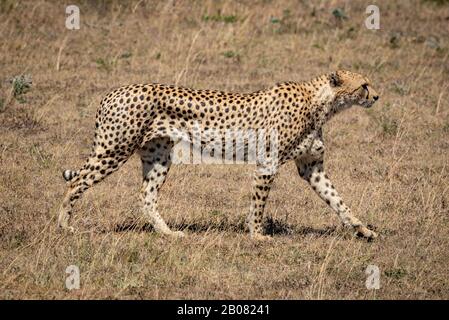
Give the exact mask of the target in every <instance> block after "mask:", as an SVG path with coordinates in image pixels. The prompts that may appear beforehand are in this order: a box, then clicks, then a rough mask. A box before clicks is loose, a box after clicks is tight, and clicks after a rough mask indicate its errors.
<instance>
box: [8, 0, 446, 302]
mask: <svg viewBox="0 0 449 320" xmlns="http://www.w3.org/2000/svg"><path fill="white" fill-rule="evenodd" d="M442 2H443V4H442V5H436V4H434V3H433V1H418V0H415V1H397V2H396V1H394V2H393V1H377V3H378V5H379V7H380V11H381V29H380V30H377V31H370V30H367V29H366V28H365V27H364V23H363V21H364V19H365V17H366V14H365V8H366V6H367V5H368V4H371V2H370V1H354V2H353V1H351V2H350V3H345V2H343V1H330V2H325V1H313V2H310V3H308V2H306V1H298V2H290V1H258V2H250V1H239V2H231V1H211V0H209V1H192V2H184V1H183V2H181V1H179V2H178V1H168V2H160V3H159V2H156V1H146V0H144V1H136V0H134V1H129V2H127V3H126V4H123V2H119V1H114V0H111V1H107V0H103V1H98V2H94V1H87V0H85V1H81V2H80V3H79V6H80V9H81V29H80V30H78V31H70V30H67V29H65V26H64V23H65V5H63V3H62V2H60V1H54V2H52V1H42V0H39V1H22V2H20V3H19V2H15V1H11V0H5V1H1V2H0V37H1V41H0V80H1V84H0V86H1V87H0V89H1V91H0V92H1V98H0V99H1V100H0V110H1V111H0V215H1V220H0V297H1V298H6V299H11V298H13V299H17V298H45V299H53V298H64V299H66V298H68V299H71V298H82V299H86V298H120V299H122V298H133V299H140V298H159V299H165V298H175V299H178V298H187V299H192V298H201V299H209V298H217V299H222V298H242V299H246V298H255V299H258V298H271V299H285V298H286V299H295V298H300V299H399V298H400V299H412V298H418V299H431V298H436V299H447V298H449V277H448V274H447V272H448V263H449V250H448V249H449V239H448V234H449V209H448V208H449V199H448V178H449V168H448V165H449V158H448V152H449V105H448V102H449V94H448V87H449V80H448V79H449V60H448V52H449V51H448V48H449V42H448V40H449V36H448V29H447V27H448V24H449V21H448V20H449V6H448V5H447V4H444V1H442ZM335 8H343V9H344V12H345V13H346V14H347V16H348V19H344V20H342V21H338V20H337V18H335V17H334V16H333V15H332V10H333V9H335ZM337 68H345V69H349V70H353V71H356V72H360V73H363V74H365V75H367V76H369V77H370V78H371V80H372V83H373V86H374V88H376V90H377V91H378V92H379V93H380V95H381V99H380V101H379V102H378V103H377V104H376V106H375V107H374V108H373V109H370V110H369V111H367V110H362V109H356V108H353V109H351V111H347V112H344V113H342V114H340V115H338V116H337V117H335V118H334V119H333V120H332V121H331V122H330V123H329V124H328V125H327V127H326V130H325V139H326V142H327V155H326V158H325V159H326V167H327V169H328V172H329V174H330V176H331V177H332V178H333V180H334V184H335V185H336V187H337V189H338V190H339V192H340V193H341V195H342V196H343V199H345V201H346V202H347V203H348V204H349V205H350V207H351V208H352V210H353V212H354V213H355V214H356V215H357V216H358V217H359V218H360V219H361V220H363V221H365V222H366V223H368V224H370V225H373V226H374V227H375V229H376V230H377V231H378V232H379V233H380V235H381V237H380V239H378V240H377V241H375V242H371V243H367V242H365V241H362V240H359V239H355V238H353V237H352V235H351V234H350V233H349V232H348V231H346V230H343V229H341V228H339V227H338V225H339V221H338V218H337V217H336V215H335V214H334V213H332V212H331V210H330V209H328V208H327V207H326V205H325V204H324V203H322V202H321V200H319V199H318V198H317V197H316V196H315V194H314V193H313V192H312V191H311V190H310V189H309V188H308V186H307V185H306V183H304V182H303V181H302V180H301V179H300V178H299V177H298V175H297V173H296V169H295V168H294V165H293V164H291V163H290V164H288V165H286V166H285V167H284V168H283V169H282V170H281V172H280V174H279V176H278V177H277V179H276V181H275V185H274V188H273V190H272V193H271V194H270V198H269V204H268V207H267V214H268V215H269V216H270V217H271V218H272V219H271V222H270V223H268V227H269V229H271V231H272V232H273V233H274V241H272V242H270V243H261V244H258V243H254V242H252V241H251V240H250V239H249V238H248V236H247V235H246V234H245V233H244V231H243V230H242V222H243V221H244V218H245V216H246V214H247V211H248V207H249V194H250V182H251V172H252V167H251V166H212V165H209V166H185V165H184V166H174V167H173V168H172V170H171V172H170V174H169V177H168V180H167V183H166V184H165V186H164V188H163V191H162V198H161V200H160V209H161V212H162V213H163V216H164V217H165V218H166V220H167V221H168V222H169V224H170V225H171V226H172V227H173V228H185V229H186V231H187V233H188V237H186V238H185V239H181V240H172V239H167V238H163V237H161V236H159V235H157V234H155V233H154V232H153V231H152V230H151V229H150V228H148V227H146V226H145V225H144V223H143V222H142V221H141V220H140V212H139V210H140V203H139V196H138V192H139V189H140V180H141V177H140V163H139V159H138V158H137V157H133V158H132V159H131V160H130V161H129V162H128V163H127V164H126V165H125V166H124V167H123V168H122V169H121V170H119V171H118V172H117V173H115V174H114V175H112V176H111V177H110V178H108V179H107V180H106V181H104V182H103V183H102V184H100V185H98V186H96V187H94V188H93V189H91V190H89V191H88V192H87V193H86V194H85V195H84V197H83V198H82V200H80V201H79V202H78V204H77V206H76V208H75V212H74V213H75V216H74V221H73V224H74V226H75V227H76V228H77V229H78V232H77V233H76V234H74V235H68V234H62V233H59V232H57V229H56V216H57V210H58V207H59V205H60V203H61V201H62V197H63V194H64V192H65V188H66V186H65V183H64V181H63V179H62V177H61V172H62V170H63V169H67V168H71V169H75V168H77V167H79V166H80V165H81V164H82V163H83V161H84V159H85V157H86V156H87V154H88V153H89V151H90V145H91V141H92V137H93V132H94V130H93V128H94V115H95V111H96V107H97V105H98V102H99V100H100V99H101V97H102V95H103V94H104V93H105V92H107V91H109V90H111V89H112V88H114V87H117V86H120V85H123V84H130V83H140V82H145V83H147V82H162V83H177V84H180V85H184V86H191V87H196V88H215V89H222V90H232V91H251V90H257V89H261V88H264V87H268V86H270V85H272V84H273V83H275V82H278V81H287V80H294V81H299V80H306V79H309V78H311V77H313V76H315V75H318V74H322V73H326V72H329V71H331V70H335V69H337ZM19 74H29V75H31V76H32V78H33V85H32V88H31V90H30V91H29V92H27V93H25V94H18V95H16V96H14V95H13V94H12V91H11V84H9V83H8V82H7V81H6V80H7V79H9V78H11V77H13V76H16V75H19ZM72 264H74V265H78V266H79V268H80V270H81V289H80V290H74V291H68V290H67V289H66V288H65V278H66V274H65V269H66V267H67V266H68V265H72ZM369 264H374V265H377V266H379V268H380V270H381V289H380V290H374V291H373V290H367V289H366V287H365V279H366V275H365V269H366V267H367V265H369Z"/></svg>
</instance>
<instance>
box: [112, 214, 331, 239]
mask: <svg viewBox="0 0 449 320" xmlns="http://www.w3.org/2000/svg"><path fill="white" fill-rule="evenodd" d="M168 225H169V227H170V229H172V230H187V231H190V232H194V233H203V232H208V231H225V232H234V233H246V232H247V229H246V226H245V222H244V221H229V220H227V219H223V220H220V221H204V222H202V221H200V222H198V221H197V222H187V221H182V222H179V223H172V224H171V223H168ZM264 230H265V233H266V234H269V235H271V236H274V235H299V236H307V235H316V236H330V235H332V234H333V233H334V232H335V230H336V227H334V226H329V227H325V228H321V229H319V228H312V227H305V226H296V227H295V226H292V225H290V224H288V223H286V222H285V221H281V220H275V219H272V218H267V219H266V221H265V223H264ZM113 231H114V232H154V228H153V226H152V225H151V224H149V223H139V222H136V221H125V222H123V223H120V224H117V225H116V226H115V227H114V228H113Z"/></svg>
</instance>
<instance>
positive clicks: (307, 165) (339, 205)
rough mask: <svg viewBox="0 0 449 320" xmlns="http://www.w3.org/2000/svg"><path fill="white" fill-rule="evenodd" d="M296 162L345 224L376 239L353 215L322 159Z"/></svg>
mask: <svg viewBox="0 0 449 320" xmlns="http://www.w3.org/2000/svg"><path fill="white" fill-rule="evenodd" d="M295 162H296V166H297V168H298V172H299V175H300V176H301V177H302V178H303V179H304V180H306V181H307V182H309V184H310V185H311V187H312V188H313V190H314V191H315V192H316V193H317V194H318V195H319V197H320V198H321V199H323V200H324V201H325V202H326V203H327V204H328V205H329V206H330V207H331V208H332V209H333V210H334V211H335V212H336V213H337V214H338V216H339V217H340V219H341V221H342V223H343V224H344V225H345V226H349V227H352V228H354V230H355V231H356V233H357V234H358V235H362V236H363V237H365V238H368V239H374V238H376V237H377V234H376V233H375V232H374V231H371V230H369V229H368V228H367V227H365V226H364V225H363V223H362V222H361V221H360V220H359V219H357V218H356V217H354V216H353V215H352V213H351V210H350V209H349V208H348V206H347V205H346V204H345V203H344V202H343V200H342V199H341V197H340V196H339V195H338V192H337V191H336V190H335V188H334V186H333V184H332V182H331V181H330V180H329V178H328V176H327V175H326V173H325V172H324V169H323V160H322V159H320V160H315V161H304V159H298V160H296V161H295Z"/></svg>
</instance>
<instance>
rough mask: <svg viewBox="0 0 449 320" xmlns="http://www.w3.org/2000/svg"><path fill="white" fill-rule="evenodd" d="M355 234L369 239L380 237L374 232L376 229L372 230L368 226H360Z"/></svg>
mask: <svg viewBox="0 0 449 320" xmlns="http://www.w3.org/2000/svg"><path fill="white" fill-rule="evenodd" d="M355 234H356V236H359V237H360V236H361V237H364V238H366V239H368V240H374V239H376V238H377V237H378V235H377V233H376V232H374V231H372V230H370V229H368V228H367V227H364V226H360V227H358V228H357V229H356V232H355Z"/></svg>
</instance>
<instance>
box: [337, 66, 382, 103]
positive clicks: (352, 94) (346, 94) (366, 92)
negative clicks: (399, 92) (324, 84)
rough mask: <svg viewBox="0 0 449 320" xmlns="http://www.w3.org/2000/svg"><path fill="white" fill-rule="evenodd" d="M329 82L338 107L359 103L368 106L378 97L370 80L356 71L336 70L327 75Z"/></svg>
mask: <svg viewBox="0 0 449 320" xmlns="http://www.w3.org/2000/svg"><path fill="white" fill-rule="evenodd" d="M329 83H330V86H331V88H332V89H333V91H334V96H335V100H334V101H335V103H336V105H337V106H339V107H350V106H352V105H359V106H362V107H364V108H370V107H371V106H372V105H373V104H374V102H376V101H377V100H378V99H379V95H378V94H377V92H376V91H375V90H374V89H373V87H371V83H370V81H369V80H368V79H367V78H366V77H364V76H362V75H360V74H358V73H354V72H350V71H345V70H338V71H336V72H333V73H331V74H330V75H329Z"/></svg>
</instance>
